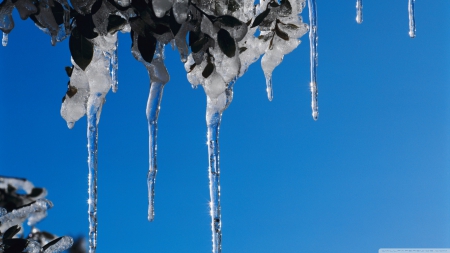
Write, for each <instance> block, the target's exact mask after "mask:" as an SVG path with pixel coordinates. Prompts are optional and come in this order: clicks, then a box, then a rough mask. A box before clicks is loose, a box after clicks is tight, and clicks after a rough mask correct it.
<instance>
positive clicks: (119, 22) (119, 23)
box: [107, 14, 127, 33]
mask: <svg viewBox="0 0 450 253" xmlns="http://www.w3.org/2000/svg"><path fill="white" fill-rule="evenodd" d="M126 22H127V21H126V20H125V19H123V18H121V17H120V16H117V15H113V14H111V15H109V17H108V28H107V30H108V33H114V32H116V31H118V30H120V29H121V28H122V27H123V26H124V25H125V23H126Z"/></svg>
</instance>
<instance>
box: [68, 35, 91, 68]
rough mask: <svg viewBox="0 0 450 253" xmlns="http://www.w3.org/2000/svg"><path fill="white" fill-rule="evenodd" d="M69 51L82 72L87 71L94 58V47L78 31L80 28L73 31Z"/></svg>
mask: <svg viewBox="0 0 450 253" xmlns="http://www.w3.org/2000/svg"><path fill="white" fill-rule="evenodd" d="M69 49H70V53H71V54H72V58H73V60H74V61H75V63H76V64H77V65H78V66H79V67H80V68H81V69H82V70H85V69H86V67H87V66H88V65H89V64H90V63H91V60H92V57H93V56H94V45H93V44H92V43H91V42H90V41H89V40H87V39H86V38H85V37H84V36H83V35H82V34H81V33H80V32H79V31H78V27H75V28H74V29H73V30H72V35H70V39H69Z"/></svg>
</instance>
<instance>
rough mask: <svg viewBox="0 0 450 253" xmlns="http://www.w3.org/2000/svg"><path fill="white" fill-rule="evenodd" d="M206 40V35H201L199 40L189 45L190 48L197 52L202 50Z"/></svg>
mask: <svg viewBox="0 0 450 253" xmlns="http://www.w3.org/2000/svg"><path fill="white" fill-rule="evenodd" d="M207 42H208V37H206V36H205V37H203V38H201V39H199V40H197V41H196V42H195V43H194V44H192V45H191V50H192V52H194V53H198V52H199V51H200V50H202V48H203V46H204V45H205V44H206V43H207Z"/></svg>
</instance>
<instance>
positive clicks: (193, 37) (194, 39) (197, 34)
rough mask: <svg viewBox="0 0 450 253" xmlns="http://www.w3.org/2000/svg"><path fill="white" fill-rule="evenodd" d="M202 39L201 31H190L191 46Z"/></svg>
mask: <svg viewBox="0 0 450 253" xmlns="http://www.w3.org/2000/svg"><path fill="white" fill-rule="evenodd" d="M199 39H200V32H194V31H191V32H189V46H192V45H193V44H194V43H195V42H197V41H198V40H199Z"/></svg>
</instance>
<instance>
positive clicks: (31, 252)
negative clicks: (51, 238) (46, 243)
mask: <svg viewBox="0 0 450 253" xmlns="http://www.w3.org/2000/svg"><path fill="white" fill-rule="evenodd" d="M41 249H42V247H41V244H39V243H38V242H36V241H34V240H30V239H29V240H28V244H27V247H26V248H25V252H27V253H40V252H41Z"/></svg>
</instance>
